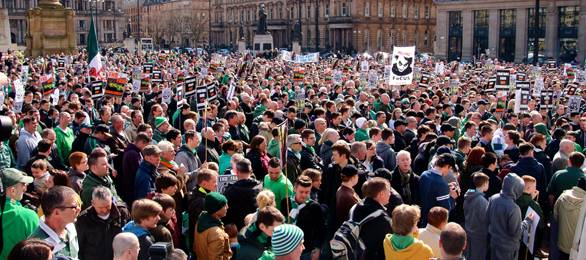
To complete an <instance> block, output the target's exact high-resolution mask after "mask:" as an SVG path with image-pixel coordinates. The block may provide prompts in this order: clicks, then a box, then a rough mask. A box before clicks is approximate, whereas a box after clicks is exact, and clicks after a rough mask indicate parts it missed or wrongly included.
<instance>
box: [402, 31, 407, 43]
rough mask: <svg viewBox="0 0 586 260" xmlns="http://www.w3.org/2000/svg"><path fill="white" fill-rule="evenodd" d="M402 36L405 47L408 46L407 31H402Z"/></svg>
mask: <svg viewBox="0 0 586 260" xmlns="http://www.w3.org/2000/svg"><path fill="white" fill-rule="evenodd" d="M401 34H402V36H403V37H401V38H403V46H407V32H406V31H401Z"/></svg>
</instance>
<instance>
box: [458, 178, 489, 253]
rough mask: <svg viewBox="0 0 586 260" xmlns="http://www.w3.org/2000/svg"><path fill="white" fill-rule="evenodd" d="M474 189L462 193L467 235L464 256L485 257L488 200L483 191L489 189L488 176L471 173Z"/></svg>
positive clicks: (486, 248)
mask: <svg viewBox="0 0 586 260" xmlns="http://www.w3.org/2000/svg"><path fill="white" fill-rule="evenodd" d="M472 182H473V183H474V189H469V190H468V191H466V194H464V217H465V223H466V225H465V226H464V228H465V230H466V234H467V236H468V247H466V252H465V255H466V258H468V259H486V257H487V255H488V241H487V240H488V219H487V215H486V211H487V209H488V200H487V199H486V198H485V197H484V193H485V192H486V191H487V190H488V189H489V187H490V183H489V177H488V176H487V175H486V174H484V173H482V172H477V173H475V174H473V175H472Z"/></svg>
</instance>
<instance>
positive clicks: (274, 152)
mask: <svg viewBox="0 0 586 260" xmlns="http://www.w3.org/2000/svg"><path fill="white" fill-rule="evenodd" d="M267 152H268V154H270V155H271V156H273V157H277V158H280V155H281V150H279V141H278V140H277V139H275V138H273V139H272V140H271V141H270V142H269V145H268V147H267Z"/></svg>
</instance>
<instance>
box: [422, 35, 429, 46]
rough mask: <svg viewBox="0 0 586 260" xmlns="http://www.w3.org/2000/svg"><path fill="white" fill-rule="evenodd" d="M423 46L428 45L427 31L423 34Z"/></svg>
mask: <svg viewBox="0 0 586 260" xmlns="http://www.w3.org/2000/svg"><path fill="white" fill-rule="evenodd" d="M423 46H425V47H429V34H428V33H427V31H425V33H424V34H423Z"/></svg>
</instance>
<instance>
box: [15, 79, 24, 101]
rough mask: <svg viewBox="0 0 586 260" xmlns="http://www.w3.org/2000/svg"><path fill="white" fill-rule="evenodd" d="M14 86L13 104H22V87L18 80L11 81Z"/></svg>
mask: <svg viewBox="0 0 586 260" xmlns="http://www.w3.org/2000/svg"><path fill="white" fill-rule="evenodd" d="M13 84H14V94H15V95H14V102H15V103H17V102H22V101H24V86H23V85H22V82H21V81H20V79H17V80H15V81H13Z"/></svg>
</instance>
